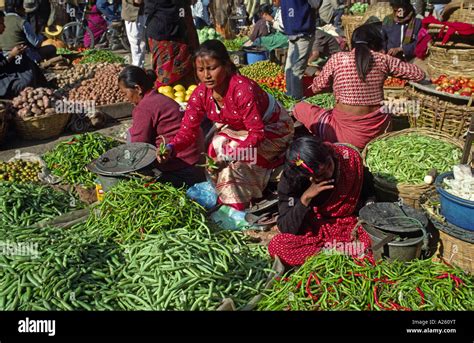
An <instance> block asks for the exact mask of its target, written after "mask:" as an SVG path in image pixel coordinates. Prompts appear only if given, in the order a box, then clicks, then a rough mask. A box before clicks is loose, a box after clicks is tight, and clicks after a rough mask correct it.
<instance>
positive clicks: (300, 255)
mask: <svg viewBox="0 0 474 343" xmlns="http://www.w3.org/2000/svg"><path fill="white" fill-rule="evenodd" d="M363 180H364V168H363V163H362V158H361V157H360V154H359V152H358V151H357V150H355V149H353V148H350V147H349V146H345V145H341V144H332V143H322V142H321V141H320V140H319V139H317V138H315V137H311V136H306V137H300V138H298V139H296V140H295V141H294V142H293V143H292V144H291V146H290V148H289V149H288V151H287V153H286V167H285V171H284V173H283V175H282V178H281V180H280V183H279V184H278V201H279V203H278V210H279V218H278V228H279V230H280V232H282V233H281V234H279V235H277V236H275V237H274V238H273V239H272V240H271V241H270V244H269V246H268V250H269V252H270V255H271V256H272V257H274V256H278V257H279V258H280V260H281V261H282V262H283V263H285V264H286V265H290V266H297V265H301V264H303V263H304V262H305V260H306V259H307V258H308V257H310V256H312V255H315V254H317V253H318V252H319V251H320V250H321V249H323V248H325V249H331V248H335V249H338V250H340V249H341V248H342V249H343V250H344V251H341V252H343V253H346V254H350V255H354V256H357V255H359V254H363V253H365V252H366V249H368V248H369V247H370V238H369V236H368V234H367V233H366V232H365V231H364V230H363V229H362V227H361V226H359V227H357V228H356V225H357V216H356V215H355V211H356V208H357V206H358V203H359V198H360V195H361V191H362V184H363ZM356 237H357V241H356Z"/></svg>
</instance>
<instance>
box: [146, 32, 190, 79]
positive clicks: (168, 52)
mask: <svg viewBox="0 0 474 343" xmlns="http://www.w3.org/2000/svg"><path fill="white" fill-rule="evenodd" d="M148 45H149V46H150V50H151V53H152V55H153V70H154V71H155V73H156V77H157V79H156V82H155V86H156V88H159V87H161V86H167V85H170V84H173V83H176V82H178V81H179V80H181V79H182V78H183V77H185V76H186V75H188V74H189V73H190V72H191V71H192V67H193V66H192V57H191V53H190V50H189V46H188V45H187V44H184V43H181V42H175V41H163V40H162V41H157V40H154V39H152V38H149V39H148Z"/></svg>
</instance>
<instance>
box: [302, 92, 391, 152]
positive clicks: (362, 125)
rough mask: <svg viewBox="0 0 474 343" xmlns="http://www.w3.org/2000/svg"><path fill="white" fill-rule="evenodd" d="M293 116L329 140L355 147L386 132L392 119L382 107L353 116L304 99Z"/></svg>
mask: <svg viewBox="0 0 474 343" xmlns="http://www.w3.org/2000/svg"><path fill="white" fill-rule="evenodd" d="M293 115H294V117H295V118H296V119H297V120H298V121H299V122H301V123H302V124H303V125H304V126H305V127H306V128H307V129H308V130H309V131H310V132H311V133H312V134H314V135H315V136H318V137H320V138H321V139H322V140H323V141H327V142H331V143H337V142H339V143H349V144H352V145H354V146H355V147H357V148H358V149H361V150H362V149H364V147H365V146H366V144H367V143H368V142H370V141H371V140H372V139H374V138H375V137H377V136H380V135H381V134H383V133H385V132H386V131H388V129H389V128H390V126H391V122H392V119H391V117H390V115H388V114H385V113H382V111H381V109H379V110H377V111H375V112H372V113H369V114H366V115H363V116H361V115H353V114H349V113H345V112H342V111H339V110H337V109H335V108H334V109H332V110H327V109H324V108H321V107H319V106H316V105H312V104H309V103H307V102H304V101H302V102H300V103H298V104H296V106H295V108H294V109H293Z"/></svg>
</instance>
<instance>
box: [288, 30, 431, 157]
mask: <svg viewBox="0 0 474 343" xmlns="http://www.w3.org/2000/svg"><path fill="white" fill-rule="evenodd" d="M351 44H352V46H353V47H354V48H353V49H352V51H348V52H339V53H336V54H334V55H332V56H331V58H330V59H329V60H328V62H327V63H326V65H325V66H324V68H323V70H322V71H321V73H320V74H319V75H318V76H317V77H315V78H314V81H313V85H312V89H313V91H314V92H315V93H319V92H321V91H323V90H324V89H327V88H330V86H331V85H332V89H333V91H334V96H335V98H336V106H335V108H334V109H332V110H326V109H323V108H321V107H318V106H315V105H311V104H308V103H305V102H300V103H298V104H297V105H296V106H295V108H294V111H293V113H294V116H295V118H296V119H298V121H300V122H301V123H303V124H304V125H305V126H306V128H307V129H308V130H310V131H311V132H312V133H313V134H314V135H316V136H318V137H320V138H321V139H322V140H324V141H329V142H333V143H335V142H341V143H350V144H352V145H354V146H356V147H357V148H359V149H363V148H364V147H365V145H366V144H367V143H368V142H369V141H371V140H372V139H374V138H375V137H377V136H379V135H381V134H382V133H384V132H386V131H389V130H390V129H391V116H390V114H389V113H384V112H383V111H382V110H383V107H382V105H383V100H384V93H383V84H384V81H385V79H386V78H387V77H388V76H394V77H397V78H404V79H409V80H413V81H420V80H422V79H423V78H424V76H425V75H424V72H423V71H422V70H421V69H420V68H419V67H417V66H416V65H414V64H409V63H405V62H402V61H400V60H399V59H398V58H396V57H392V56H389V55H386V54H384V53H383V51H382V50H383V49H384V45H385V41H384V36H383V34H382V31H381V29H380V27H379V25H377V24H366V25H362V26H360V27H358V28H357V29H356V30H355V31H354V33H353V34H352V41H351Z"/></svg>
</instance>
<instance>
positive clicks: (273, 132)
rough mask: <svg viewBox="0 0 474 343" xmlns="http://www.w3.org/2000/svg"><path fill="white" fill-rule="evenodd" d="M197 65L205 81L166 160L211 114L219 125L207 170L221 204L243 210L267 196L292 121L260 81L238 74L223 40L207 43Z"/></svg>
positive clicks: (195, 93)
mask: <svg viewBox="0 0 474 343" xmlns="http://www.w3.org/2000/svg"><path fill="white" fill-rule="evenodd" d="M194 63H195V68H196V72H197V76H198V78H199V80H200V81H201V83H200V84H199V86H198V87H197V88H196V89H195V90H194V92H193V93H192V95H191V98H190V99H189V103H188V107H187V109H186V113H185V115H184V119H183V123H182V124H181V129H180V130H179V132H178V134H177V135H176V136H175V137H174V138H173V139H172V140H171V142H170V143H171V144H170V146H169V147H168V150H167V152H166V154H164V155H163V156H162V158H165V159H166V158H168V156H169V155H171V156H173V155H174V154H176V153H179V152H180V151H182V150H183V149H185V148H186V147H187V146H188V145H189V144H190V143H191V142H193V141H194V140H195V139H196V137H197V135H198V133H199V127H200V124H201V121H202V120H203V118H204V117H205V116H206V115H207V117H208V118H209V119H210V120H211V121H213V122H215V123H217V124H218V125H219V129H220V131H218V133H217V134H216V135H215V136H214V137H213V139H212V143H211V144H210V146H209V148H208V154H209V156H210V157H211V158H212V159H213V160H212V161H211V162H210V163H208V169H209V171H210V172H211V174H212V179H213V181H214V182H215V184H216V190H217V193H218V196H219V198H218V199H219V203H221V204H225V205H228V206H232V207H233V208H235V209H237V210H243V209H245V208H246V207H247V206H248V205H249V203H250V201H251V200H252V199H256V198H261V197H262V191H263V190H264V189H265V187H266V185H267V183H268V180H269V177H270V173H271V170H272V169H273V168H274V167H275V166H277V165H279V164H281V163H282V162H283V159H284V152H285V150H286V149H287V147H288V145H289V144H290V142H291V139H292V137H293V131H294V128H293V121H292V120H291V118H290V117H289V115H288V113H287V112H286V111H285V109H284V108H283V107H282V106H280V104H279V103H278V102H276V101H275V99H274V98H273V97H272V96H271V95H269V94H267V93H266V92H264V91H263V90H262V89H261V88H260V87H259V86H258V85H257V83H255V82H254V81H252V80H250V79H248V78H246V77H244V76H241V75H239V74H238V73H237V71H236V68H235V65H234V64H233V63H232V61H231V60H230V57H229V54H228V53H227V50H226V48H225V46H224V44H222V43H221V42H220V41H218V40H208V41H206V42H205V43H203V44H202V45H201V46H200V48H199V49H198V51H197V52H196V54H195V59H194ZM216 126H217V125H216ZM213 161H215V162H216V163H215V164H214V163H213Z"/></svg>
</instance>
